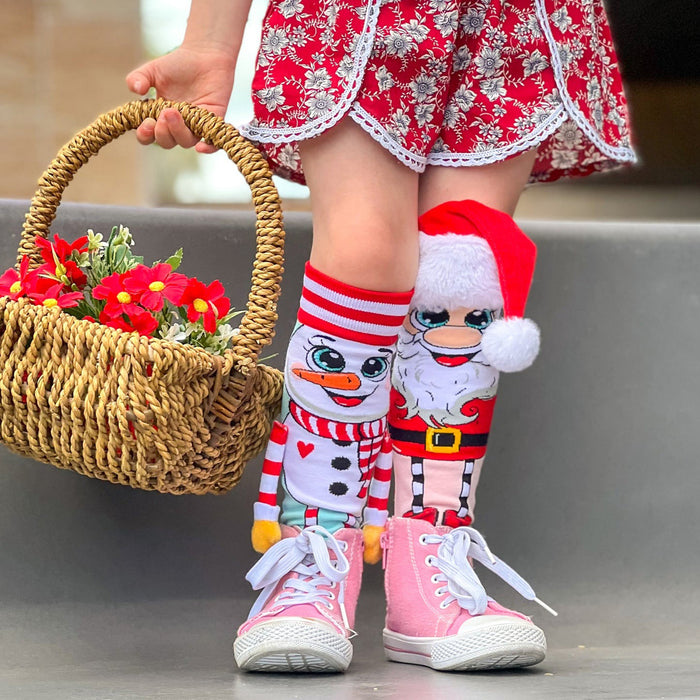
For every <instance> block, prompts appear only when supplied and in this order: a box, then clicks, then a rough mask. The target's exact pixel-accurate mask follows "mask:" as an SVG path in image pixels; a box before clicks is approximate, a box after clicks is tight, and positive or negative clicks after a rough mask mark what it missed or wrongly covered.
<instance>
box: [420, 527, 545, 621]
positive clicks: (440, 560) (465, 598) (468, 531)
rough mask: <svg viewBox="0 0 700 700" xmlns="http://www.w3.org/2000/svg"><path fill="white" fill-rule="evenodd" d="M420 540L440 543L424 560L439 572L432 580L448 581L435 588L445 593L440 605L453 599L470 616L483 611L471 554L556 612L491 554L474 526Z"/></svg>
mask: <svg viewBox="0 0 700 700" xmlns="http://www.w3.org/2000/svg"><path fill="white" fill-rule="evenodd" d="M420 541H421V542H424V543H426V544H438V545H439V547H438V551H437V556H432V555H431V556H429V557H428V558H427V563H428V564H429V566H434V567H436V568H437V569H439V570H440V572H441V574H436V575H435V576H434V577H433V579H434V582H435V583H438V582H443V581H444V582H445V583H446V584H447V585H446V586H444V587H442V588H439V589H437V590H436V594H438V595H442V594H444V593H447V594H448V596H447V597H446V598H445V600H444V601H443V602H442V603H441V604H440V606H441V607H443V608H444V607H447V606H448V605H449V604H450V603H451V602H453V601H455V600H456V601H457V603H458V604H459V606H460V607H462V608H464V609H465V610H466V611H467V612H469V614H470V615H482V614H483V613H484V612H485V611H486V607H487V605H488V603H489V597H488V596H487V595H486V591H485V590H484V586H483V584H482V583H481V581H480V580H479V577H478V576H477V575H476V572H475V571H474V569H473V568H472V566H471V564H470V563H469V560H468V558H469V557H472V559H475V560H476V561H478V562H480V563H481V564H483V565H484V566H485V567H486V568H487V569H489V570H490V571H493V572H494V573H495V574H496V575H497V576H499V577H500V578H501V579H503V580H504V581H505V582H506V583H507V584H508V585H509V586H511V588H514V589H515V590H516V591H517V592H518V593H520V595H521V596H523V598H525V599H526V600H532V601H534V602H535V603H537V604H538V605H541V606H542V607H543V608H544V609H545V610H547V611H548V612H550V613H551V614H552V615H557V613H556V611H554V610H552V608H550V607H549V606H548V605H547V604H546V603H543V602H542V601H541V600H540V599H539V598H537V596H536V595H535V591H534V590H533V589H532V587H531V586H530V584H529V583H528V582H527V581H526V580H525V579H524V578H523V577H522V576H520V575H519V574H518V573H516V572H515V571H514V570H513V569H511V567H510V566H508V564H506V563H505V562H503V561H501V560H500V559H499V558H498V557H496V556H494V554H493V553H492V552H491V550H490V549H489V547H488V545H487V544H486V540H485V539H484V537H483V536H482V535H481V533H479V532H478V531H477V530H475V529H474V528H473V527H457V528H455V529H454V530H451V531H450V532H448V533H447V534H446V535H421V538H420Z"/></svg>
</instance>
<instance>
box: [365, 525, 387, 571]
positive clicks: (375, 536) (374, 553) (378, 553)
mask: <svg viewBox="0 0 700 700" xmlns="http://www.w3.org/2000/svg"><path fill="white" fill-rule="evenodd" d="M382 532H384V528H383V527H380V526H379V525H365V526H364V527H363V528H362V536H363V538H364V541H365V553H364V560H365V563H366V564H376V563H377V562H379V561H381V559H382V545H381V544H380V541H379V538H380V537H381V535H382Z"/></svg>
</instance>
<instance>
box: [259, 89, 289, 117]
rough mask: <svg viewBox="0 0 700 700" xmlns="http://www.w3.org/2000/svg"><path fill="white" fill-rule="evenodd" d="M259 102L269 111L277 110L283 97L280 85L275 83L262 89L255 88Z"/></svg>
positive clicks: (282, 102) (281, 103)
mask: <svg viewBox="0 0 700 700" xmlns="http://www.w3.org/2000/svg"><path fill="white" fill-rule="evenodd" d="M255 94H256V95H257V97H258V99H259V100H260V102H262V103H263V104H264V105H265V107H266V108H267V109H269V110H271V111H273V112H274V111H275V110H277V109H278V108H279V107H280V106H281V105H283V104H284V102H285V98H284V95H283V94H282V86H281V85H275V86H274V87H267V88H263V89H262V90H256V92H255Z"/></svg>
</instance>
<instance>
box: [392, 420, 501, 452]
mask: <svg viewBox="0 0 700 700" xmlns="http://www.w3.org/2000/svg"><path fill="white" fill-rule="evenodd" d="M389 434H390V435H391V439H392V440H397V441H399V442H412V443H413V444H415V445H423V447H425V450H426V452H436V453H441V454H454V453H455V452H459V451H460V450H461V449H464V448H465V447H486V443H487V442H488V439H489V434H488V433H463V432H461V431H460V430H459V428H426V429H425V431H423V430H404V429H403V428H397V427H395V426H389Z"/></svg>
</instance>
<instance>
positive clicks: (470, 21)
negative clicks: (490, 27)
mask: <svg viewBox="0 0 700 700" xmlns="http://www.w3.org/2000/svg"><path fill="white" fill-rule="evenodd" d="M485 17H486V11H485V10H477V9H476V8H475V7H471V8H469V10H467V12H466V14H463V15H462V16H461V17H460V18H459V23H460V25H461V27H462V29H463V30H464V31H465V32H466V33H467V34H478V33H479V32H480V31H481V28H482V27H483V26H484V19H485Z"/></svg>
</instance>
